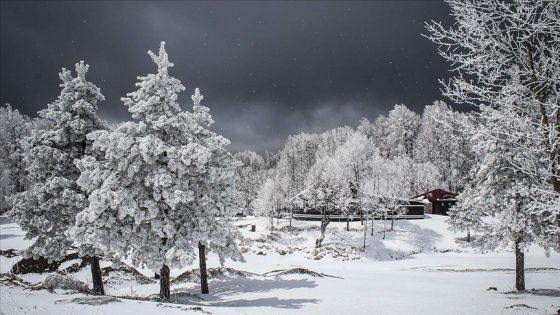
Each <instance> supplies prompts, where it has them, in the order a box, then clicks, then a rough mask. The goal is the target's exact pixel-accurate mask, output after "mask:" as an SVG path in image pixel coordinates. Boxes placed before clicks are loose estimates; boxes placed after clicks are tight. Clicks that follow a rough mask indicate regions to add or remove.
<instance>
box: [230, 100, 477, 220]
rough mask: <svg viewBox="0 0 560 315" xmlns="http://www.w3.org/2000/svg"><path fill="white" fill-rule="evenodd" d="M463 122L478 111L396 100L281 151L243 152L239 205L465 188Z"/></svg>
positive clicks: (319, 203) (338, 202)
mask: <svg viewBox="0 0 560 315" xmlns="http://www.w3.org/2000/svg"><path fill="white" fill-rule="evenodd" d="M463 122H469V123H471V124H474V123H475V122H474V119H473V116H472V114H463V113H459V112H456V111H453V110H452V109H451V108H450V107H449V106H448V105H446V104H445V103H444V102H441V101H437V102H434V104H432V105H427V106H426V107H425V109H424V112H423V114H422V115H418V114H416V113H415V112H414V111H412V110H410V109H408V108H407V107H406V106H405V105H396V106H395V107H394V109H393V110H391V111H390V112H389V114H388V115H387V116H380V117H378V118H377V119H376V120H375V121H373V122H370V121H369V120H367V119H365V118H364V119H362V121H361V122H360V124H359V126H358V128H357V129H355V130H354V129H353V128H351V127H340V128H335V129H333V130H329V131H326V132H323V133H321V134H316V133H311V134H308V133H302V134H299V135H294V136H290V137H289V138H288V139H287V141H286V143H285V145H284V148H283V149H282V150H281V151H280V152H278V153H277V154H270V153H267V155H266V156H265V157H262V156H260V155H258V154H257V153H255V152H251V151H245V152H240V153H238V154H236V155H235V157H236V158H237V159H238V160H239V161H241V162H242V165H241V166H240V167H238V169H237V178H236V179H237V189H238V193H239V194H240V198H239V199H240V200H241V204H240V206H241V207H242V208H243V209H244V210H245V211H246V212H248V213H251V214H253V213H254V214H264V213H266V214H270V212H271V211H272V212H278V211H285V210H286V209H288V208H289V207H291V206H293V205H296V206H297V205H298V204H299V208H300V209H302V208H305V207H307V208H316V209H319V208H320V207H324V206H325V205H326V204H328V207H329V208H330V209H331V210H332V211H335V210H336V211H342V212H344V211H346V210H347V209H348V208H349V207H351V206H353V204H352V202H355V201H356V199H358V200H359V202H360V203H361V204H367V203H371V202H372V200H373V199H375V198H401V199H406V198H411V197H413V196H415V195H418V194H420V193H423V192H425V191H426V190H428V189H429V190H432V189H435V188H444V189H447V190H449V191H452V192H455V193H458V192H460V191H462V189H463V188H464V187H465V185H466V183H467V182H468V177H469V171H470V170H471V168H472V165H473V163H474V161H475V159H474V152H473V150H472V143H471V141H470V138H469V136H468V135H467V133H466V132H465V130H464V128H465V127H464V125H463ZM319 191H322V193H321V194H320V196H319V195H317V196H315V195H314V194H317V193H318V192H319ZM312 200H315V201H314V202H313V201H312ZM302 203H305V207H303V205H302Z"/></svg>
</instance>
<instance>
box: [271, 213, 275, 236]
mask: <svg viewBox="0 0 560 315" xmlns="http://www.w3.org/2000/svg"><path fill="white" fill-rule="evenodd" d="M273 232H274V213H272V212H271V213H270V239H272V236H273Z"/></svg>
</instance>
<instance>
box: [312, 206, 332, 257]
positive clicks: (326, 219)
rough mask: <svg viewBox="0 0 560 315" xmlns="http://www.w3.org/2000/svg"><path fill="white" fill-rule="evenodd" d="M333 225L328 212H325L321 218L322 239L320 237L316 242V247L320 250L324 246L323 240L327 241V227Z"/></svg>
mask: <svg viewBox="0 0 560 315" xmlns="http://www.w3.org/2000/svg"><path fill="white" fill-rule="evenodd" d="M329 223H331V218H330V216H329V215H327V211H326V210H323V214H322V216H321V237H319V238H318V239H317V240H316V241H315V247H317V248H319V247H321V245H322V244H323V240H324V239H325V231H326V230H327V225H329Z"/></svg>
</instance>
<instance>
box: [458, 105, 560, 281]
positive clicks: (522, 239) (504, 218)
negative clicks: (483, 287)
mask: <svg viewBox="0 0 560 315" xmlns="http://www.w3.org/2000/svg"><path fill="white" fill-rule="evenodd" d="M484 110H490V111H493V112H494V115H493V116H494V117H492V118H491V119H486V121H485V123H484V125H479V129H482V130H486V131H490V130H493V129H494V128H496V127H497V126H495V125H501V124H503V120H502V118H503V117H502V115H501V111H496V110H493V109H489V108H486V109H484ZM486 114H487V115H488V116H490V115H491V114H490V113H486ZM474 140H475V141H476V145H475V146H474V148H475V149H476V152H477V153H478V155H479V157H480V162H479V163H478V164H477V165H476V167H475V168H474V169H473V180H472V181H471V182H470V184H469V186H468V187H467V188H466V189H465V191H464V192H463V193H461V194H460V195H459V196H458V199H459V202H458V204H457V206H456V207H454V208H452V209H451V211H450V212H449V215H450V219H449V222H450V225H451V228H452V229H453V230H455V231H467V232H469V231H477V232H479V233H481V234H482V235H481V236H480V238H479V239H478V240H477V241H476V242H475V243H474V245H478V246H480V247H481V248H482V249H484V250H494V249H495V248H497V247H507V246H512V247H513V249H514V252H515V262H516V280H515V288H516V289H517V290H525V275H524V251H525V250H527V249H528V247H529V246H530V245H531V244H533V243H538V244H540V245H541V246H543V247H544V248H545V249H546V250H547V252H548V250H549V248H550V246H551V244H554V233H553V230H552V229H551V228H550V227H551V226H550V225H551V224H552V221H549V220H544V218H543V217H542V215H541V214H538V213H535V212H533V211H532V210H533V207H534V205H533V202H532V200H533V199H543V198H546V196H540V194H543V193H544V191H543V189H542V188H541V187H539V186H540V185H542V184H543V183H542V182H540V181H539V180H538V179H536V178H533V177H531V176H530V175H529V174H530V173H531V172H527V173H524V172H521V171H519V170H518V169H517V168H516V167H515V166H514V165H513V164H512V163H511V162H510V161H512V160H516V159H519V158H521V159H523V158H524V157H523V155H522V154H520V153H521V152H520V151H518V150H517V149H516V148H515V147H511V144H509V143H508V142H505V141H501V140H500V137H495V136H493V135H492V134H491V133H477V134H475V135H474ZM539 164H540V165H539ZM531 167H537V168H538V167H542V163H537V164H534V165H532V166H531ZM527 169H528V167H527Z"/></svg>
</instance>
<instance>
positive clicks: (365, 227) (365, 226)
mask: <svg viewBox="0 0 560 315" xmlns="http://www.w3.org/2000/svg"><path fill="white" fill-rule="evenodd" d="M362 225H363V226H364V251H365V250H366V237H367V221H366V224H363V221H362Z"/></svg>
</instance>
